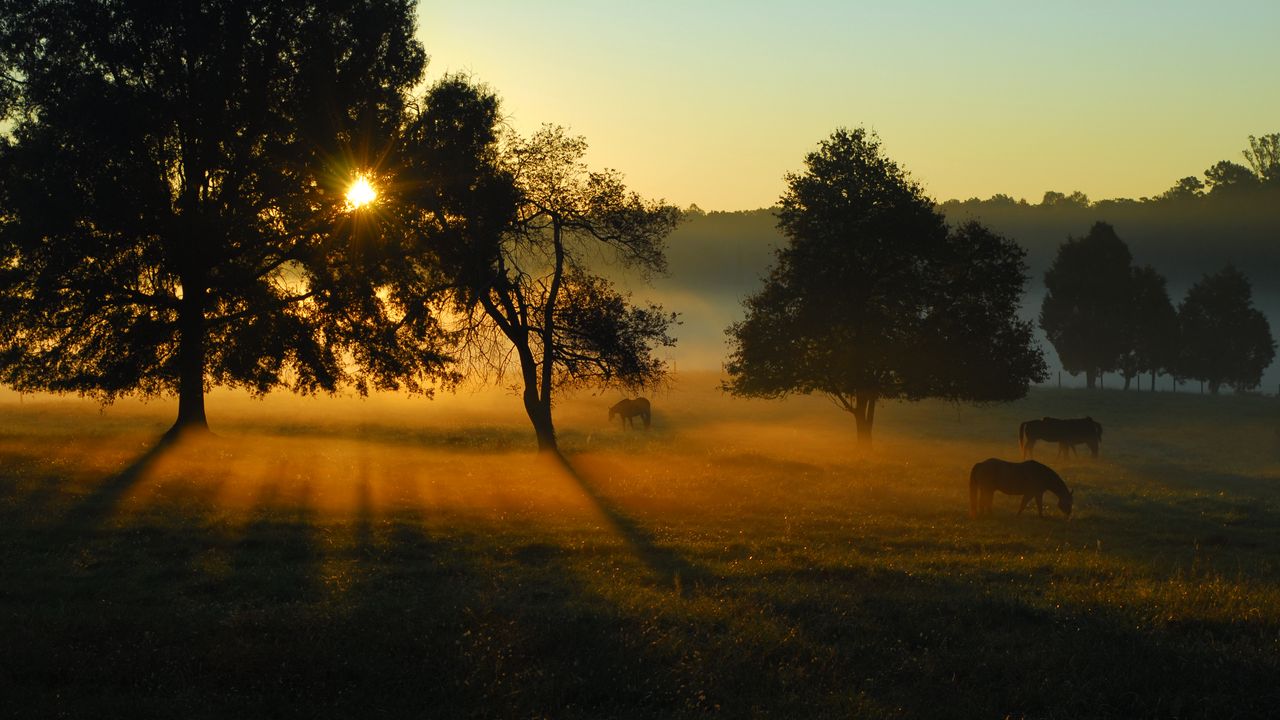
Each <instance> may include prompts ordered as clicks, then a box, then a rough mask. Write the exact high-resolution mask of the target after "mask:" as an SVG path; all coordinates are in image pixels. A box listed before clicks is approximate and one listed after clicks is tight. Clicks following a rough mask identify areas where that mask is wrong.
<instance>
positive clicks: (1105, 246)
mask: <svg viewBox="0 0 1280 720" xmlns="http://www.w3.org/2000/svg"><path fill="white" fill-rule="evenodd" d="M1132 264H1133V256H1132V255H1131V254H1130V253H1129V247H1128V246H1127V245H1125V243H1124V241H1123V240H1121V239H1120V237H1119V236H1117V235H1116V231H1115V229H1114V228H1112V227H1111V226H1110V225H1108V224H1107V223H1103V222H1099V223H1095V224H1094V226H1093V227H1092V228H1090V230H1089V233H1088V234H1087V235H1085V236H1084V237H1081V238H1068V239H1067V241H1066V242H1065V243H1063V244H1062V245H1061V246H1060V247H1059V248H1058V255H1057V257H1055V258H1054V260H1053V264H1052V265H1051V266H1050V267H1049V269H1048V270H1047V271H1046V272H1045V274H1044V284H1045V288H1046V290H1047V292H1046V294H1045V298H1044V302H1043V304H1042V305H1041V307H1040V327H1042V328H1043V329H1044V331H1045V334H1046V335H1048V336H1049V342H1051V343H1053V347H1054V350H1056V351H1057V353H1058V358H1059V359H1060V360H1061V361H1062V367H1063V369H1064V370H1066V371H1067V372H1069V373H1071V374H1072V375H1075V374H1078V373H1081V372H1083V373H1084V374H1085V381H1086V383H1087V385H1088V387H1089V388H1093V387H1094V386H1095V384H1096V382H1097V378H1098V373H1100V372H1105V371H1107V370H1115V369H1117V368H1119V366H1120V358H1121V356H1122V355H1123V354H1124V353H1125V350H1126V349H1127V348H1128V347H1129V322H1128V317H1129V305H1130V302H1131V298H1132V285H1133V274H1132V270H1131V266H1132Z"/></svg>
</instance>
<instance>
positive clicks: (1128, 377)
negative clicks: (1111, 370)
mask: <svg viewBox="0 0 1280 720" xmlns="http://www.w3.org/2000/svg"><path fill="white" fill-rule="evenodd" d="M1132 382H1133V376H1132V375H1130V374H1129V373H1125V374H1124V389H1125V390H1128V389H1129V385H1130V383H1132Z"/></svg>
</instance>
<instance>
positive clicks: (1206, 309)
mask: <svg viewBox="0 0 1280 720" xmlns="http://www.w3.org/2000/svg"><path fill="white" fill-rule="evenodd" d="M1044 281H1045V287H1046V289H1047V293H1046V295H1045V298H1044V302H1043V304H1042V305H1041V308H1040V326H1041V327H1042V328H1043V329H1044V331H1045V333H1046V335H1048V337H1049V341H1050V343H1052V344H1053V346H1054V349H1055V350H1056V351H1057V353H1058V358H1059V359H1060V360H1061V362H1062V366H1063V369H1065V370H1066V371H1067V372H1069V373H1071V374H1073V375H1075V374H1079V373H1084V375H1085V379H1086V385H1087V387H1089V388H1090V389H1092V388H1094V387H1095V386H1096V384H1097V380H1098V377H1099V376H1100V374H1101V373H1104V372H1118V373H1120V374H1121V376H1122V377H1123V378H1124V388H1125V389H1126V390H1127V389H1129V387H1130V385H1131V383H1132V382H1133V380H1134V379H1135V378H1136V377H1138V376H1139V374H1141V373H1150V374H1151V387H1152V389H1153V390H1154V389H1155V377H1156V374H1157V373H1162V372H1163V373H1169V374H1171V375H1173V376H1174V377H1175V378H1178V379H1192V380H1200V381H1202V382H1205V383H1207V384H1208V386H1209V391H1210V392H1211V393H1214V394H1217V393H1218V391H1219V389H1220V388H1221V387H1222V386H1223V385H1226V386H1228V387H1231V388H1233V389H1234V390H1236V391H1237V392H1244V391H1249V390H1253V389H1255V388H1257V387H1258V385H1259V383H1260V382H1261V380H1262V373H1263V371H1264V370H1265V369H1266V368H1267V366H1268V365H1270V364H1271V361H1272V360H1273V359H1274V358H1275V349H1276V344H1275V341H1274V339H1273V338H1272V335H1271V328H1270V325H1269V324H1268V322H1267V319H1266V317H1265V316H1264V315H1263V314H1262V313H1261V312H1259V311H1258V310H1257V309H1256V308H1254V306H1253V292H1252V287H1251V286H1250V283H1249V280H1248V279H1247V278H1246V277H1245V276H1244V274H1243V273H1241V272H1240V271H1239V270H1238V269H1236V268H1235V267H1234V266H1232V265H1227V266H1226V267H1224V268H1223V269H1222V270H1220V271H1218V272H1216V273H1212V274H1205V275H1204V276H1203V277H1202V278H1201V279H1200V280H1199V281H1198V282H1196V283H1195V285H1193V286H1192V287H1191V289H1190V290H1189V291H1188V292H1187V295H1186V297H1185V298H1184V299H1183V301H1182V302H1181V303H1180V304H1179V305H1178V307H1177V308H1176V309H1175V308H1174V306H1173V304H1172V302H1171V301H1170V299H1169V293H1168V290H1167V288H1166V281H1165V278H1164V277H1163V276H1162V275H1161V274H1160V273H1159V272H1157V271H1156V270H1155V269H1154V268H1152V267H1151V266H1149V265H1144V266H1141V267H1139V266H1136V265H1135V264H1134V262H1133V256H1132V254H1131V253H1130V251H1129V247H1128V245H1126V244H1125V242H1124V241H1123V240H1121V239H1120V237H1119V236H1118V235H1117V234H1116V231H1115V229H1114V228H1113V227H1112V226H1111V225H1109V224H1107V223H1104V222H1098V223H1095V224H1094V225H1093V227H1092V228H1091V229H1090V230H1089V232H1088V233H1087V234H1086V235H1084V236H1083V237H1080V238H1069V239H1068V240H1067V241H1066V242H1065V243H1063V244H1062V245H1061V246H1060V247H1059V248H1058V254H1057V257H1056V258H1055V259H1054V261H1053V264H1052V265H1051V266H1050V267H1049V269H1048V271H1047V272H1045V276H1044Z"/></svg>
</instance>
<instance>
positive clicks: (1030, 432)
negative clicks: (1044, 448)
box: [1018, 417, 1102, 460]
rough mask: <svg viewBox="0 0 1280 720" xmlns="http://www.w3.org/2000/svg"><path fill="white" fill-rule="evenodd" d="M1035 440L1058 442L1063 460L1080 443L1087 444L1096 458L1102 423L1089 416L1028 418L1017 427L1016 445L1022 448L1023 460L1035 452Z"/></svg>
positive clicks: (1059, 452) (1100, 440)
mask: <svg viewBox="0 0 1280 720" xmlns="http://www.w3.org/2000/svg"><path fill="white" fill-rule="evenodd" d="M1037 440H1044V441H1046V442H1056V443H1058V457H1060V458H1062V459H1064V460H1065V459H1066V457H1067V452H1068V451H1074V450H1075V446H1076V445H1080V444H1081V443H1083V444H1085V445H1088V446H1089V451H1090V452H1091V453H1092V454H1093V457H1095V458H1096V457H1098V444H1099V443H1101V442H1102V424H1101V423H1099V422H1098V421H1096V420H1094V419H1093V418H1091V417H1082V418H1072V419H1070V420H1059V419H1058V418H1050V417H1047V418H1043V419H1040V420H1028V421H1026V422H1024V423H1022V425H1021V426H1020V427H1019V428H1018V446H1019V447H1021V448H1022V458H1023V459H1024V460H1025V459H1027V458H1029V457H1031V456H1032V455H1034V454H1035V448H1036V441H1037Z"/></svg>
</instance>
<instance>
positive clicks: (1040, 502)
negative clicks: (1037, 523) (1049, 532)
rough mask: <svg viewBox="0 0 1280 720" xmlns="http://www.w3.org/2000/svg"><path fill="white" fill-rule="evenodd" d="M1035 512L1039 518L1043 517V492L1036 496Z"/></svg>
mask: <svg viewBox="0 0 1280 720" xmlns="http://www.w3.org/2000/svg"><path fill="white" fill-rule="evenodd" d="M1036 512H1037V513H1039V514H1040V517H1044V493H1043V492H1042V493H1040V494H1038V495H1036Z"/></svg>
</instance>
